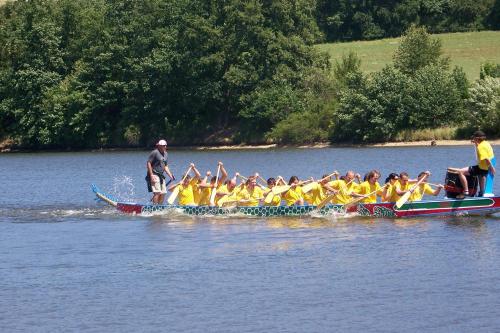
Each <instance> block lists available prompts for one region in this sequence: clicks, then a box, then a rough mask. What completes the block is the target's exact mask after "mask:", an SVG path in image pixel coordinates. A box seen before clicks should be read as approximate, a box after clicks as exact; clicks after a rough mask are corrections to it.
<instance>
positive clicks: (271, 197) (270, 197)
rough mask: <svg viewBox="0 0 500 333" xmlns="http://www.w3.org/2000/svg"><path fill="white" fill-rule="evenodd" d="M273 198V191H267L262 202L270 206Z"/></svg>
mask: <svg viewBox="0 0 500 333" xmlns="http://www.w3.org/2000/svg"><path fill="white" fill-rule="evenodd" d="M274 196H275V194H274V193H273V191H269V193H268V194H267V195H266V198H265V199H264V202H265V203H266V204H270V203H271V202H272V201H273V198H274Z"/></svg>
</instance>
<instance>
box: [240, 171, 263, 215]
mask: <svg viewBox="0 0 500 333" xmlns="http://www.w3.org/2000/svg"><path fill="white" fill-rule="evenodd" d="M237 197H238V206H251V207H255V206H258V205H259V203H260V201H262V200H263V199H264V192H263V191H262V189H261V188H260V186H258V185H257V177H255V176H250V177H248V179H247V181H246V183H245V188H243V189H242V190H241V191H240V192H239V193H238V196H237Z"/></svg>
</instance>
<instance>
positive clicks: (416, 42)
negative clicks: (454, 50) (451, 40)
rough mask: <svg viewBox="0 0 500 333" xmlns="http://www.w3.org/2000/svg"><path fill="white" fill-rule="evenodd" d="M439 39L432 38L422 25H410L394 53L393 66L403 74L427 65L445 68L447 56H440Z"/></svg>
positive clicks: (413, 71)
mask: <svg viewBox="0 0 500 333" xmlns="http://www.w3.org/2000/svg"><path fill="white" fill-rule="evenodd" d="M441 44H442V43H441V40H440V39H438V38H432V37H431V36H430V35H429V34H428V33H427V30H426V29H425V28H424V27H416V26H412V27H410V28H409V29H408V30H407V31H406V33H405V34H404V36H403V37H402V39H401V44H400V45H399V47H398V49H397V50H396V52H395V53H394V56H393V60H394V66H395V67H396V68H397V69H399V70H400V71H401V72H403V73H405V74H413V73H415V72H416V71H418V70H419V69H420V68H423V67H425V66H427V65H438V66H440V67H442V68H447V67H448V65H449V58H445V57H443V56H442V50H441Z"/></svg>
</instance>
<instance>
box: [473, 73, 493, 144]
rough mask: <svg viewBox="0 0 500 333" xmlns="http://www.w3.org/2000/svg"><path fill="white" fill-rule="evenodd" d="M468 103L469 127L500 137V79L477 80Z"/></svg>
mask: <svg viewBox="0 0 500 333" xmlns="http://www.w3.org/2000/svg"><path fill="white" fill-rule="evenodd" d="M469 94H470V97H469V99H468V100H467V101H466V105H467V110H468V115H467V116H468V117H467V119H468V125H469V126H470V127H471V128H472V129H481V130H483V131H485V132H486V133H489V134H491V135H495V136H498V135H500V78H492V77H486V78H485V79H484V80H477V81H476V82H475V83H474V84H473V85H472V87H471V88H470V89H469Z"/></svg>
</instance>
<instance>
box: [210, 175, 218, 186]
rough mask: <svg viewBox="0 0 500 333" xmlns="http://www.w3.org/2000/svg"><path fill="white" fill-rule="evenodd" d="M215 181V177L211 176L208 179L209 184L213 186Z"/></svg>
mask: <svg viewBox="0 0 500 333" xmlns="http://www.w3.org/2000/svg"><path fill="white" fill-rule="evenodd" d="M216 180H217V176H212V178H210V184H212V185H214V184H215V181H216Z"/></svg>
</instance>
